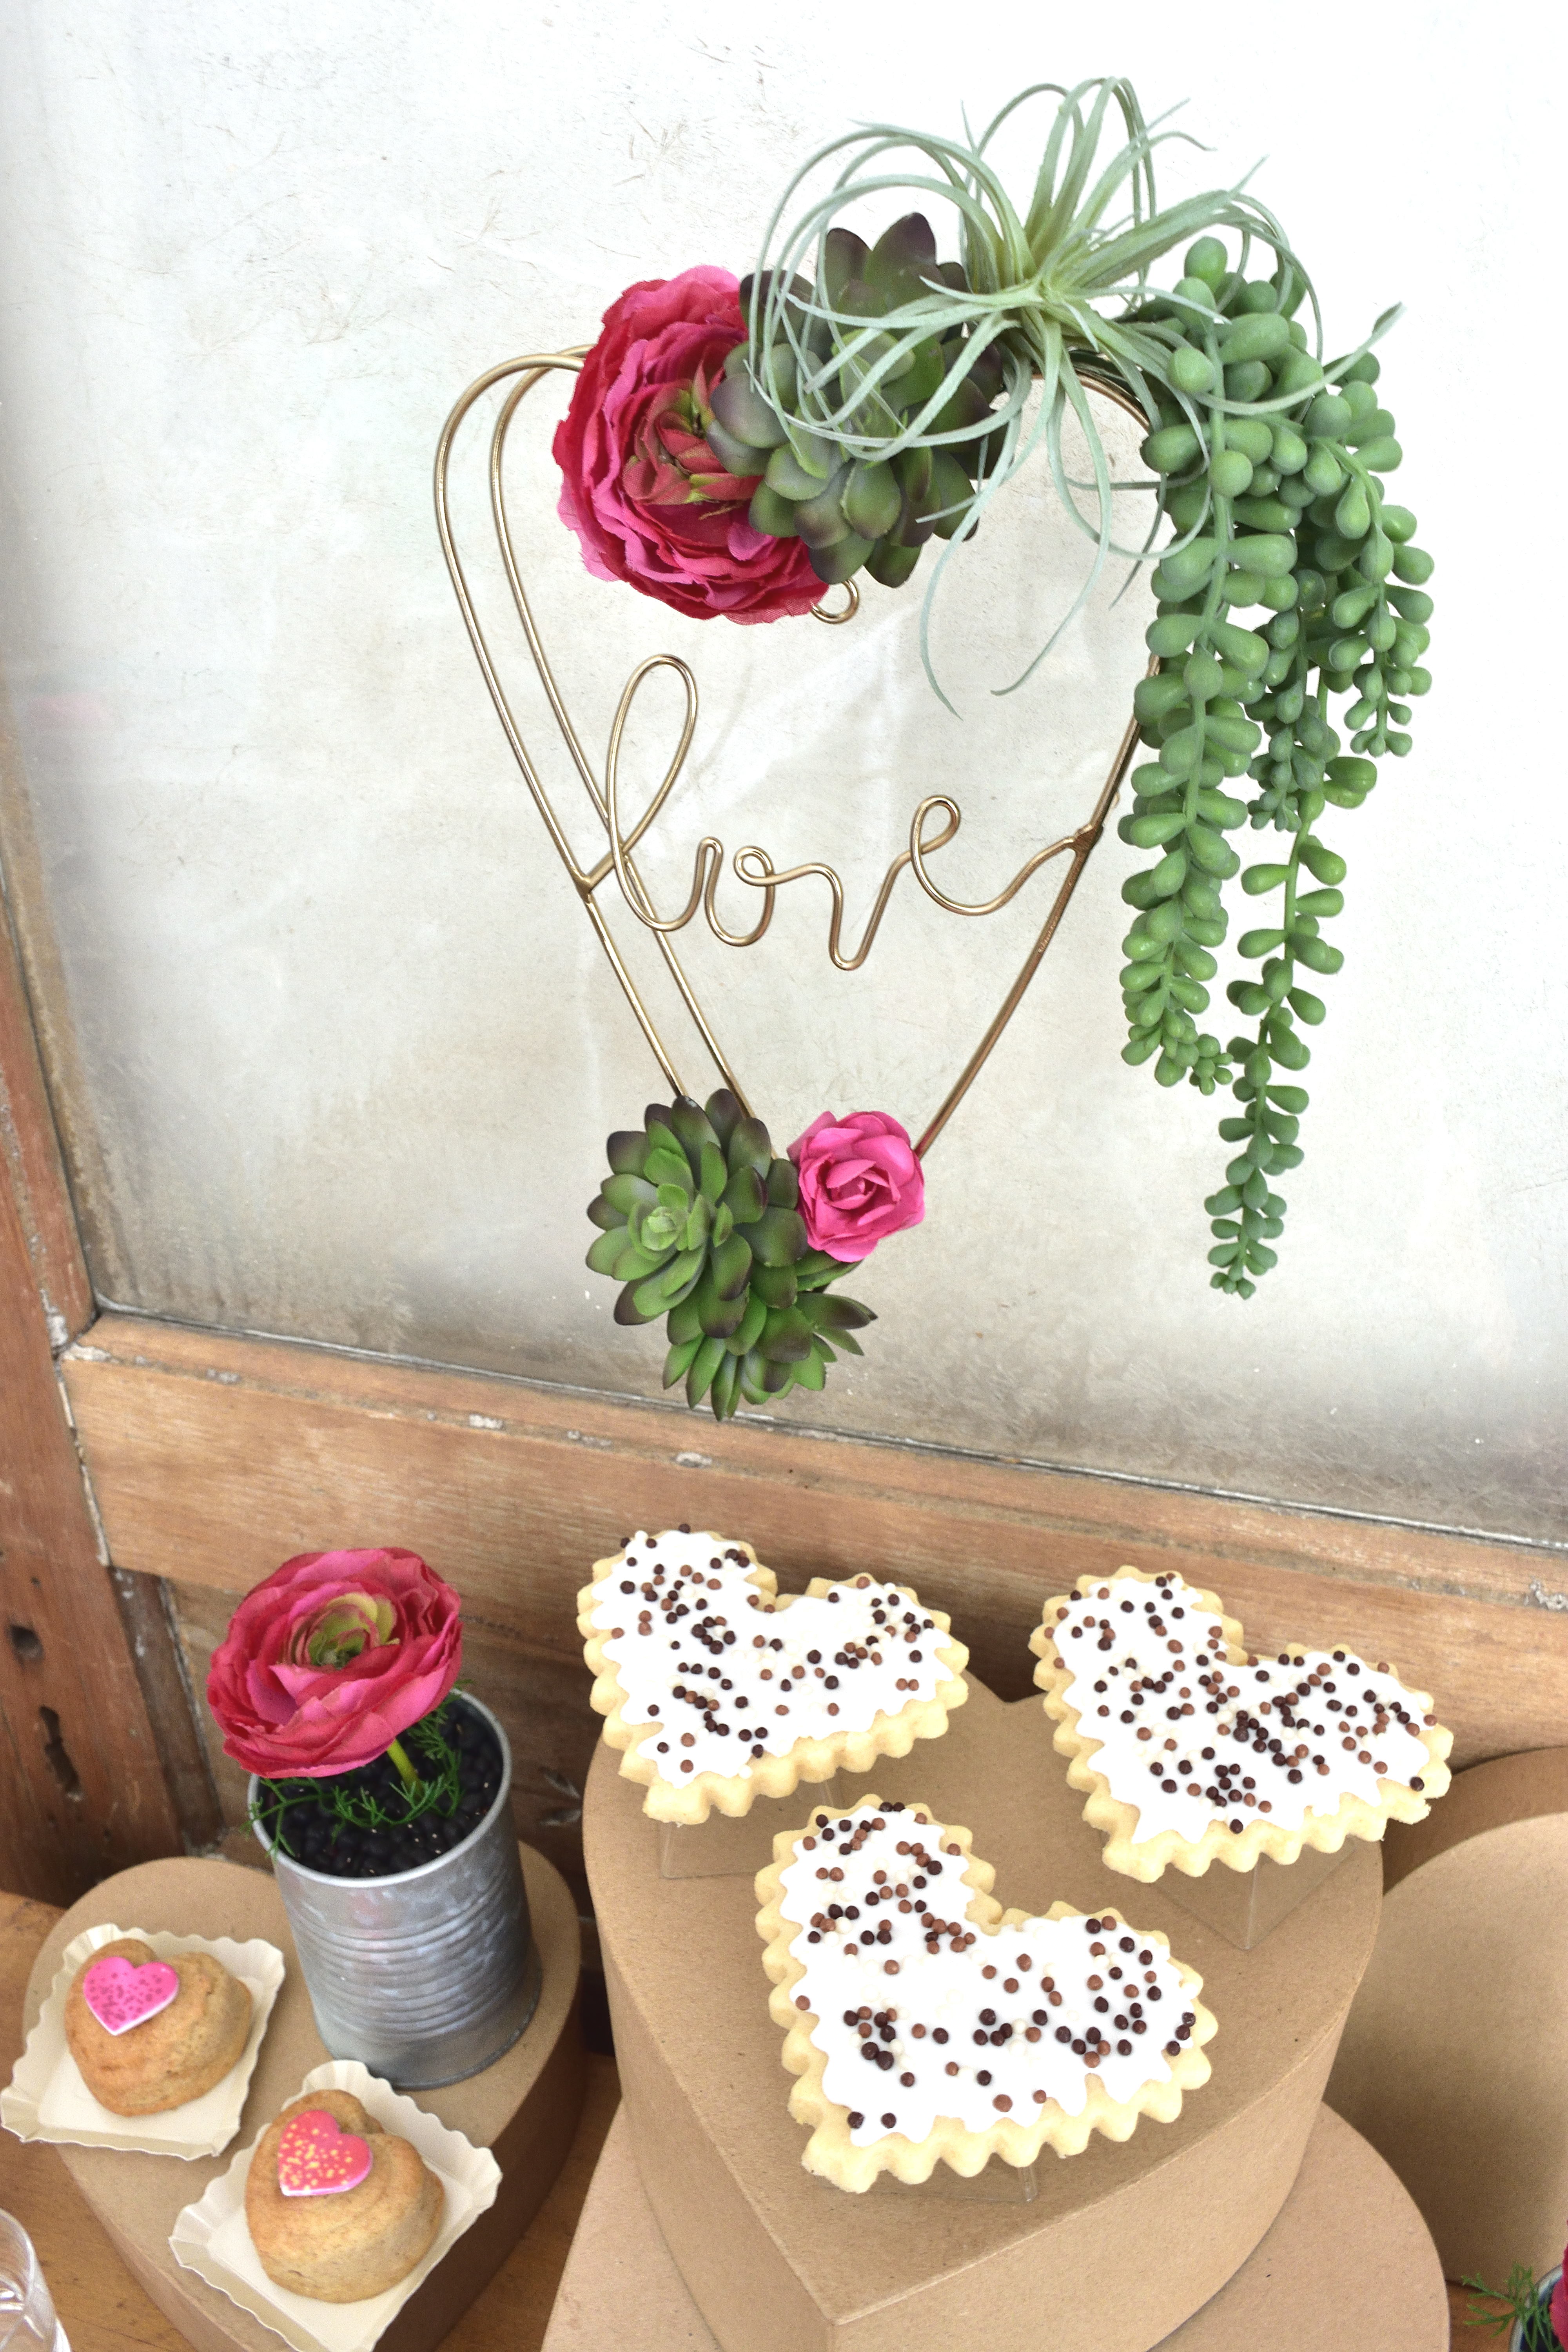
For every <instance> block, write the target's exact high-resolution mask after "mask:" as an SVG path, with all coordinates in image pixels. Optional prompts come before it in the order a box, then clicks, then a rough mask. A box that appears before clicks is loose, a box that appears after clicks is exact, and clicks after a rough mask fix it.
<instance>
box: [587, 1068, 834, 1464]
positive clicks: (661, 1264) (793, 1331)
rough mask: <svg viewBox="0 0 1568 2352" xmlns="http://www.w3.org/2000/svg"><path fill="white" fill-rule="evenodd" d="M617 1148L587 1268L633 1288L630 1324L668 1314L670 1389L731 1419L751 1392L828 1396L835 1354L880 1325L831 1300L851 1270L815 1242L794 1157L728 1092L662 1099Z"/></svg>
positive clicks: (628, 1298)
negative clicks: (699, 1098) (777, 1151)
mask: <svg viewBox="0 0 1568 2352" xmlns="http://www.w3.org/2000/svg"><path fill="white" fill-rule="evenodd" d="M606 1149H607V1151H608V1155H609V1161H610V1173H609V1175H608V1176H606V1177H605V1180H604V1181H603V1182H602V1184H601V1185H600V1187H599V1191H598V1193H597V1195H596V1197H595V1199H594V1200H592V1201H590V1202H589V1203H588V1214H589V1216H590V1218H591V1219H592V1220H593V1222H594V1223H595V1225H597V1226H598V1227H599V1238H598V1240H597V1241H595V1244H594V1245H593V1247H592V1248H591V1249H590V1250H589V1252H588V1258H587V1263H588V1265H589V1267H590V1269H591V1270H592V1272H594V1273H595V1274H608V1275H613V1276H615V1278H616V1281H618V1282H620V1283H622V1284H623V1285H624V1286H625V1287H624V1288H623V1289H622V1291H621V1295H620V1297H618V1298H617V1299H616V1322H617V1323H652V1322H656V1321H657V1320H658V1318H659V1316H661V1315H663V1316H666V1317H667V1318H668V1321H667V1324H666V1331H667V1335H668V1339H669V1353H668V1356H667V1357H666V1359H665V1367H664V1385H665V1387H666V1388H667V1389H668V1388H673V1387H674V1386H675V1383H676V1382H677V1381H679V1380H684V1381H685V1382H686V1401H687V1402H688V1404H689V1405H691V1406H693V1407H695V1406H697V1405H700V1404H701V1403H702V1402H703V1400H704V1399H706V1400H707V1402H708V1403H709V1405H710V1408H711V1411H712V1413H713V1417H714V1419H715V1420H716V1421H727V1420H729V1419H730V1417H731V1414H732V1413H734V1412H735V1411H736V1409H737V1408H738V1406H739V1405H740V1403H741V1402H742V1398H743V1399H744V1400H745V1402H747V1403H748V1404H755V1405H762V1404H768V1403H772V1402H777V1401H778V1400H779V1399H781V1398H783V1397H785V1396H787V1395H788V1394H789V1392H790V1391H791V1389H793V1388H797V1387H798V1388H803V1389H814V1390H815V1389H820V1388H821V1387H822V1386H823V1384H824V1381H826V1376H827V1367H828V1365H829V1364H832V1363H836V1362H837V1353H836V1349H837V1348H844V1349H847V1350H848V1351H849V1353H850V1354H851V1355H855V1356H858V1354H859V1353H860V1344H859V1342H858V1339H855V1338H854V1336H853V1335H854V1333H855V1332H857V1331H858V1330H861V1329H863V1328H864V1327H865V1326H866V1325H867V1324H868V1323H874V1322H875V1321H876V1319H877V1318H876V1317H875V1316H874V1315H873V1314H872V1313H871V1310H870V1308H869V1307H862V1306H861V1305H860V1304H859V1302H858V1300H856V1299H853V1298H840V1297H828V1296H827V1290H828V1286H829V1285H830V1284H831V1283H834V1282H837V1279H838V1277H839V1276H840V1275H841V1274H847V1273H848V1271H849V1268H848V1266H847V1265H846V1264H845V1263H844V1262H843V1261H842V1260H841V1259H838V1258H834V1257H829V1256H828V1255H826V1252H824V1251H822V1250H814V1249H813V1248H812V1247H811V1245H810V1244H809V1242H808V1241H807V1238H806V1231H805V1219H804V1218H803V1217H802V1216H801V1214H800V1210H799V1206H798V1202H799V1181H798V1179H797V1177H796V1175H795V1164H794V1162H793V1161H792V1160H777V1159H775V1158H774V1157H773V1143H772V1140H771V1139H770V1137H769V1135H768V1130H767V1129H766V1128H765V1127H764V1126H763V1122H762V1120H761V1119H760V1118H750V1117H749V1116H748V1115H747V1113H746V1112H745V1111H743V1110H742V1107H741V1104H740V1102H739V1100H738V1099H737V1097H735V1096H734V1095H733V1094H731V1092H730V1090H729V1088H728V1087H721V1088H720V1090H719V1091H718V1093H717V1094H713V1095H710V1097H709V1098H708V1102H707V1105H706V1107H705V1108H699V1107H698V1105H697V1104H696V1103H695V1102H693V1101H692V1100H691V1098H690V1097H689V1096H687V1095H680V1096H678V1097H677V1098H676V1100H675V1101H674V1102H673V1103H670V1104H668V1105H666V1104H664V1103H651V1104H650V1105H649V1106H648V1108H647V1112H646V1113H645V1115H644V1120H643V1125H642V1127H641V1128H640V1129H630V1130H626V1131H623V1132H621V1133H617V1134H616V1135H612V1136H611V1138H610V1139H609V1143H608V1145H607V1147H606ZM829 1333H831V1334H832V1343H831V1344H830V1343H829V1339H828V1337H827V1335H828V1334H829Z"/></svg>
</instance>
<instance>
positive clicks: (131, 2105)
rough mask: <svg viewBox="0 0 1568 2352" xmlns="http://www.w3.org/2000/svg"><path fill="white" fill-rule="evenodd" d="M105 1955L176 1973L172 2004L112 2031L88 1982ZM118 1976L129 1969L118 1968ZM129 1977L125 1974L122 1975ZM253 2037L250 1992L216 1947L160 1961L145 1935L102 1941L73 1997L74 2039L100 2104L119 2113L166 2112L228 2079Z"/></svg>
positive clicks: (69, 2019)
mask: <svg viewBox="0 0 1568 2352" xmlns="http://www.w3.org/2000/svg"><path fill="white" fill-rule="evenodd" d="M105 1960H123V1961H126V1962H128V1963H129V1965H130V1966H131V1967H132V1969H144V1968H147V1967H149V1966H154V1967H156V1968H158V1969H159V1970H160V1982H162V1970H163V1969H170V1970H172V1971H173V1974H174V1977H176V1978H177V1979H178V1980H179V1990H178V1991H177V1992H176V1994H175V1996H174V2000H171V2001H169V2002H168V2003H167V2006H165V2007H163V2008H159V2009H157V2010H156V2011H153V2013H152V2014H150V2015H148V2016H145V2017H142V2019H141V2020H140V2021H138V2022H136V2023H134V2024H131V2025H129V2026H126V2027H122V2028H121V2031H120V2032H110V2030H109V2027H108V2026H107V2025H103V2024H100V2021H99V2020H98V2018H96V2017H95V2016H94V2015H93V2013H92V2011H91V2010H90V2009H89V2006H88V2003H87V1998H86V1994H85V1992H84V1990H83V1985H84V1981H85V1979H86V1978H87V1977H88V1976H89V1974H90V1973H91V1971H92V1970H93V1969H96V1968H98V1967H99V1966H100V1963H101V1962H103V1961H105ZM115 1973H116V1974H121V1972H119V1971H116V1972H115ZM122 1982H123V1978H122ZM249 2034H250V1995H249V1993H248V1992H247V1990H246V1989H245V1987H244V1986H243V1985H242V1984H241V1983H239V1981H238V1980H237V1979H236V1978H234V1977H231V1976H230V1975H229V1973H228V1970H227V1969H226V1968H223V1967H222V1966H220V1964H219V1963H218V1962H217V1961H216V1960H215V1959H214V1958H212V1956H211V1954H210V1953H208V1952H182V1953H181V1954H180V1955H179V1957H178V1958H176V1959H173V1960H168V1961H162V1962H161V1961H159V1960H158V1958H157V1955H156V1953H155V1952H153V1949H152V1947H151V1946H150V1945H147V1944H144V1943H143V1942H142V1939H141V1937H139V1936H121V1937H117V1938H116V1940H115V1941H114V1942H113V1943H111V1944H101V1945H100V1947H99V1948H98V1950H97V1951H96V1952H94V1954H93V1956H92V1958H91V1959H90V1960H89V1961H88V1963H87V1965H86V1967H84V1968H81V1969H78V1971H77V1974H76V1976H75V1978H74V1979H73V1981H72V1984H71V1988H70V1990H69V1991H68V1993H67V1995H66V2042H67V2044H68V2048H69V2050H70V2053H71V2056H72V2057H73V2058H74V2059H75V2060H76V2063H77V2064H78V2066H79V2068H80V2070H81V2078H82V2081H83V2082H84V2083H85V2084H87V2087H88V2089H89V2091H90V2092H91V2093H92V2095H93V2097H94V2098H95V2099H96V2100H97V2101H98V2103H99V2105H100V2106H101V2107H107V2108H108V2109H109V2111H110V2114H111V2115H116V2116H160V2115H163V2113H164V2112H165V2111H166V2110H167V2109H168V2108H170V2107H183V2106H184V2105H185V2103H186V2101H187V2100H189V2099H199V2098H200V2097H201V2096H202V2095H203V2093H204V2092H205V2091H210V2090H211V2089H212V2087H213V2085H214V2084H216V2083H221V2082H222V2080H223V2078H224V2076H225V2075H226V2074H227V2073H228V2071H229V2069H230V2067H231V2066H234V2065H237V2063H238V2062H239V2059H240V2056H241V2054H242V2053H243V2052H244V2049H245V2045H246V2042H247V2039H248V2038H249Z"/></svg>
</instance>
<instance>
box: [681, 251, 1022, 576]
mask: <svg viewBox="0 0 1568 2352" xmlns="http://www.w3.org/2000/svg"><path fill="white" fill-rule="evenodd" d="M754 283H755V281H754V280H753V279H752V278H747V279H745V280H744V281H743V282H742V288H741V303H742V312H743V313H744V314H746V315H748V316H752V317H753V319H754V320H759V319H760V313H761V310H762V305H761V304H757V305H753V303H752V287H753V284H754ZM968 283H969V281H968V279H967V278H966V277H965V276H964V272H963V264H962V263H961V262H956V261H949V262H942V263H941V264H939V263H938V261H937V257H936V239H935V237H934V236H932V234H931V224H930V223H929V221H927V220H926V219H925V217H924V215H922V214H920V213H909V214H906V215H905V216H904V218H903V219H902V220H900V221H895V222H894V224H893V226H892V227H891V228H889V229H888V230H887V231H886V232H885V233H884V235H882V236H879V238H878V240H877V242H876V244H875V245H874V246H868V245H867V243H866V241H865V239H864V238H863V237H858V236H856V235H855V234H854V232H853V231H852V230H850V229H847V228H832V229H829V230H828V232H827V234H826V236H825V238H824V239H823V244H822V279H821V284H820V286H819V288H818V289H817V292H816V298H815V299H814V297H813V293H812V289H811V288H810V287H809V286H808V285H807V284H806V283H805V280H804V279H801V278H794V279H792V280H791V284H790V297H791V299H790V302H789V306H788V310H789V316H788V320H787V321H785V320H780V321H779V325H780V332H779V334H778V337H777V339H776V340H774V341H772V342H771V343H770V344H769V345H768V347H767V349H766V351H765V352H763V351H761V350H759V349H758V347H757V345H756V343H755V342H754V341H749V342H745V343H738V344H737V345H736V347H735V349H734V350H733V351H732V352H731V354H730V356H729V359H728V360H727V362H725V368H724V377H723V381H722V382H721V383H718V384H716V385H715V386H714V389H713V394H712V400H713V415H714V418H715V420H716V423H715V425H714V427H713V428H712V429H710V433H709V436H708V439H709V443H710V446H711V448H712V449H713V451H714V453H715V454H716V456H718V457H720V458H721V459H722V461H723V463H724V464H725V465H726V466H727V467H729V469H730V471H731V473H732V474H738V475H742V476H745V475H751V474H761V476H762V477H763V478H762V480H761V482H760V483H759V484H758V486H757V489H756V491H755V493H754V495H753V497H752V506H751V520H752V526H753V527H754V529H756V530H760V531H763V532H765V533H766V534H767V535H768V537H769V538H771V539H795V538H799V539H802V540H804V541H805V546H806V549H807V551H808V552H809V554H810V557H811V563H812V569H813V570H814V571H815V572H816V575H817V577H818V579H820V580H825V581H829V582H834V581H843V580H847V579H848V578H849V577H850V575H851V573H853V572H858V571H859V569H860V567H861V565H862V564H864V565H865V567H866V569H867V571H868V572H869V573H870V574H871V577H872V579H873V580H879V581H880V582H881V583H882V584H883V586H884V587H888V588H896V587H899V586H900V585H901V584H902V583H903V582H904V581H906V580H907V579H908V578H909V576H910V572H912V571H913V570H914V568H915V565H916V564H917V563H918V562H919V561H920V551H921V548H922V547H923V546H924V544H925V542H926V541H927V540H928V539H930V538H931V536H932V534H933V533H935V534H936V536H938V537H939V538H942V539H951V538H952V535H953V533H954V532H955V531H956V530H958V529H959V527H960V525H961V524H962V523H963V520H964V517H965V516H966V514H967V513H968V511H969V509H970V506H971V504H972V503H973V497H974V486H975V481H976V479H977V478H978V477H979V475H980V473H981V472H982V470H983V468H984V465H985V461H986V457H987V454H988V452H989V451H990V449H991V446H992V445H991V440H990V435H991V432H992V429H993V426H994V418H993V415H992V407H991V404H992V402H993V401H994V399H995V397H996V395H997V394H998V393H999V392H1000V391H1001V389H1002V362H1001V361H1000V359H999V358H998V357H997V356H996V355H995V353H994V352H992V351H991V350H989V349H983V348H982V342H983V339H981V338H978V337H977V334H976V331H975V330H973V329H972V328H966V327H963V326H959V325H952V326H944V325H942V324H941V323H940V319H941V310H942V306H941V305H940V304H939V305H937V306H936V307H937V309H938V323H935V324H933V327H932V331H931V333H930V334H928V335H926V336H924V337H923V338H922V339H921V340H919V341H914V342H913V343H912V346H911V347H910V348H909V349H908V350H905V351H902V352H900V350H899V347H898V345H897V343H896V341H895V338H894V337H893V336H892V335H890V334H876V333H873V334H870V335H867V334H866V332H865V330H866V328H867V326H868V324H869V323H871V322H874V321H875V320H878V319H880V318H883V317H885V316H886V315H887V314H888V313H889V311H891V310H898V309H900V307H901V306H903V305H905V304H908V303H910V302H917V301H919V300H921V298H922V297H927V298H929V297H931V296H932V295H933V294H941V293H947V292H952V291H953V290H957V291H960V292H964V291H967V289H968ZM791 329H793V332H794V342H793V344H792V341H791V340H790V334H789V330H791ZM754 331H757V330H756V328H754ZM971 342H973V352H974V357H973V364H972V365H971V366H970V367H969V368H968V370H967V372H964V371H963V366H962V361H963V352H964V351H965V349H966V348H967V347H968V346H969V344H970V343H971ZM797 347H798V348H797ZM801 350H805V352H806V353H807V361H806V365H805V370H804V372H803V368H802V363H801V358H800V351H801ZM835 361H837V365H835V364H834V362H835ZM889 361H890V362H892V364H891V366H890V367H889ZM813 362H815V365H814V364H813ZM955 363H956V364H957V365H958V370H959V372H958V373H957V374H956V375H954V373H953V371H954V368H955ZM950 378H952V381H951V383H949V379H950ZM944 383H946V384H948V390H947V394H946V397H945V399H944V400H943V401H942V404H941V405H940V406H939V407H938V408H937V409H936V410H935V412H934V414H933V415H932V416H931V418H930V419H928V420H927V421H926V423H925V425H924V426H923V428H921V439H920V441H919V442H918V444H916V445H915V446H910V447H899V446H896V445H899V444H900V443H902V442H903V441H905V440H906V439H908V438H909V436H910V432H911V429H912V428H916V427H918V426H919V423H920V418H921V412H922V411H923V410H924V409H925V408H926V407H927V406H928V404H930V403H931V400H932V398H933V396H934V395H935V394H938V393H940V392H942V388H943V385H944ZM846 412H847V413H848V416H849V420H850V425H851V429H852V431H853V433H854V435H855V436H856V441H855V446H856V448H857V449H858V451H859V452H860V454H858V455H854V454H851V453H850V452H848V451H847V450H846V449H845V448H844V447H843V446H840V444H839V443H838V442H837V441H832V440H825V439H824V438H822V437H821V436H820V435H819V434H817V433H816V432H815V431H814V430H813V424H814V421H820V420H821V419H823V418H824V417H826V416H827V415H837V416H840V417H842V416H843V415H845V414H846ZM948 435H951V436H953V438H952V440H951V441H945V440H943V438H942V436H948ZM933 442H934V444H935V446H933ZM883 446H891V447H893V450H894V454H892V455H891V456H883V455H881V454H879V451H880V449H881V448H882V447H883Z"/></svg>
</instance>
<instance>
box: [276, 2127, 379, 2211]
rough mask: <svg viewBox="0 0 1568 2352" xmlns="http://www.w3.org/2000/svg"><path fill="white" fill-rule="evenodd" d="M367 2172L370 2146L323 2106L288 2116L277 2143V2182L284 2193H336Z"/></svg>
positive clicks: (354, 2185) (356, 2183) (357, 2182)
mask: <svg viewBox="0 0 1568 2352" xmlns="http://www.w3.org/2000/svg"><path fill="white" fill-rule="evenodd" d="M369 2174H370V2147H369V2144H368V2142H367V2141H365V2140H363V2139H361V2137H360V2136H359V2134H358V2133H357V2132H351V2131H344V2129H343V2127H342V2125H341V2124H340V2123H339V2121H338V2119H337V2117H336V2116H330V2115H328V2113H327V2111H326V2109H325V2108H324V2107H307V2108H306V2109H305V2111H304V2113H303V2115H298V2116H290V2117H289V2121H288V2122H287V2123H286V2124H285V2125H284V2126H283V2136H282V2137H281V2138H280V2139H279V2143H278V2186H279V2189H281V2190H282V2191H283V2194H284V2196H285V2197H336V2196H339V2195H341V2193H342V2190H343V2189H357V2188H358V2187H359V2185H360V2182H361V2181H362V2180H364V2179H368V2177H369Z"/></svg>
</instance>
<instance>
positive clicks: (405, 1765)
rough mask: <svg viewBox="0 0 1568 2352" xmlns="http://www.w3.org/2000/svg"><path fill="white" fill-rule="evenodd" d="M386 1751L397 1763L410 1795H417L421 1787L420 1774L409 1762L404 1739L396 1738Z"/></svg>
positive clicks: (400, 1775) (399, 1773)
mask: <svg viewBox="0 0 1568 2352" xmlns="http://www.w3.org/2000/svg"><path fill="white" fill-rule="evenodd" d="M386 1752H387V1754H388V1755H389V1756H390V1757H391V1759H392V1760H393V1762H394V1763H395V1765H396V1767H397V1770H398V1775H399V1777H400V1779H401V1780H402V1782H403V1785H404V1787H405V1789H406V1790H408V1793H409V1795H410V1796H413V1795H415V1794H416V1792H417V1790H418V1788H419V1775H418V1773H417V1772H416V1770H415V1769H414V1767H413V1765H412V1764H411V1763H410V1762H409V1760H408V1751H407V1749H406V1748H405V1747H404V1745H403V1742H402V1740H401V1739H395V1740H394V1741H393V1742H392V1744H391V1746H390V1747H389V1748H388V1749H387V1751H386Z"/></svg>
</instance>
